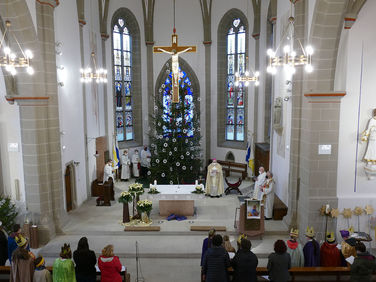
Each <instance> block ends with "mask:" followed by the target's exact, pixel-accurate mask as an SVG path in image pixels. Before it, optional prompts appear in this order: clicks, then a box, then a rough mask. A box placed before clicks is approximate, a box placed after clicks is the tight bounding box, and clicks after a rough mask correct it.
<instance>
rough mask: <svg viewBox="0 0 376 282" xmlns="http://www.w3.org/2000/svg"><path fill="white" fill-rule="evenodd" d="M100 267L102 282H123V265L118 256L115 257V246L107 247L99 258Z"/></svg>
mask: <svg viewBox="0 0 376 282" xmlns="http://www.w3.org/2000/svg"><path fill="white" fill-rule="evenodd" d="M98 267H99V269H100V271H101V282H121V281H122V279H121V275H120V272H121V268H122V265H121V263H120V260H119V258H118V257H117V256H115V255H114V246H113V245H107V246H106V247H104V249H103V250H102V255H101V256H100V257H99V258H98Z"/></svg>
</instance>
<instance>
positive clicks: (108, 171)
mask: <svg viewBox="0 0 376 282" xmlns="http://www.w3.org/2000/svg"><path fill="white" fill-rule="evenodd" d="M110 178H112V180H113V181H114V180H115V177H114V168H113V167H112V160H108V161H107V163H106V165H105V166H104V174H103V183H104V182H106V181H108V179H110Z"/></svg>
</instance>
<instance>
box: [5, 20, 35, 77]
mask: <svg viewBox="0 0 376 282" xmlns="http://www.w3.org/2000/svg"><path fill="white" fill-rule="evenodd" d="M10 25H11V24H10V21H6V22H5V31H4V34H3V37H2V38H1V41H0V66H1V67H5V69H6V70H7V71H8V72H9V73H10V74H11V75H16V74H17V70H16V68H26V71H27V73H28V74H30V75H32V74H34V69H33V67H32V66H31V59H32V58H33V53H32V52H31V51H30V50H25V51H23V50H22V48H21V45H20V43H19V42H18V40H17V38H16V36H15V35H14V34H12V35H13V38H14V40H15V41H16V43H17V45H18V48H19V49H20V50H21V53H22V56H21V57H17V55H16V53H14V52H13V51H12V50H11V49H10V47H9V46H6V45H5V36H6V35H7V34H8V35H9V34H10V31H9V29H10ZM2 53H3V54H2Z"/></svg>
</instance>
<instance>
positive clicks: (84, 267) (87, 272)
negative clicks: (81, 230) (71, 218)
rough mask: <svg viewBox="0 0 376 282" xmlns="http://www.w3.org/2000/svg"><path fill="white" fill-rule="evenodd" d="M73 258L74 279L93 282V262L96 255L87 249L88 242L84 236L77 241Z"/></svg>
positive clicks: (94, 278)
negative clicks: (74, 265)
mask: <svg viewBox="0 0 376 282" xmlns="http://www.w3.org/2000/svg"><path fill="white" fill-rule="evenodd" d="M73 260H74V263H75V264H76V268H75V270H76V280H77V282H92V281H93V282H95V281H96V276H97V270H96V269H95V264H96V263H97V257H96V256H95V253H94V252H93V251H92V250H90V249H89V243H88V242H87V238H86V237H82V238H81V239H80V240H79V241H78V245H77V250H75V251H74V252H73Z"/></svg>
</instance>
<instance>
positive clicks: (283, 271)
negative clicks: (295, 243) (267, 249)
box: [267, 240, 291, 282]
mask: <svg viewBox="0 0 376 282" xmlns="http://www.w3.org/2000/svg"><path fill="white" fill-rule="evenodd" d="M286 250H287V247H286V244H285V242H284V241H283V240H277V241H276V242H275V243H274V253H271V254H270V255H269V257H268V265H267V268H268V272H269V279H270V281H273V282H286V281H288V280H289V279H290V273H289V269H290V268H291V257H290V254H289V253H287V251H286Z"/></svg>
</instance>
